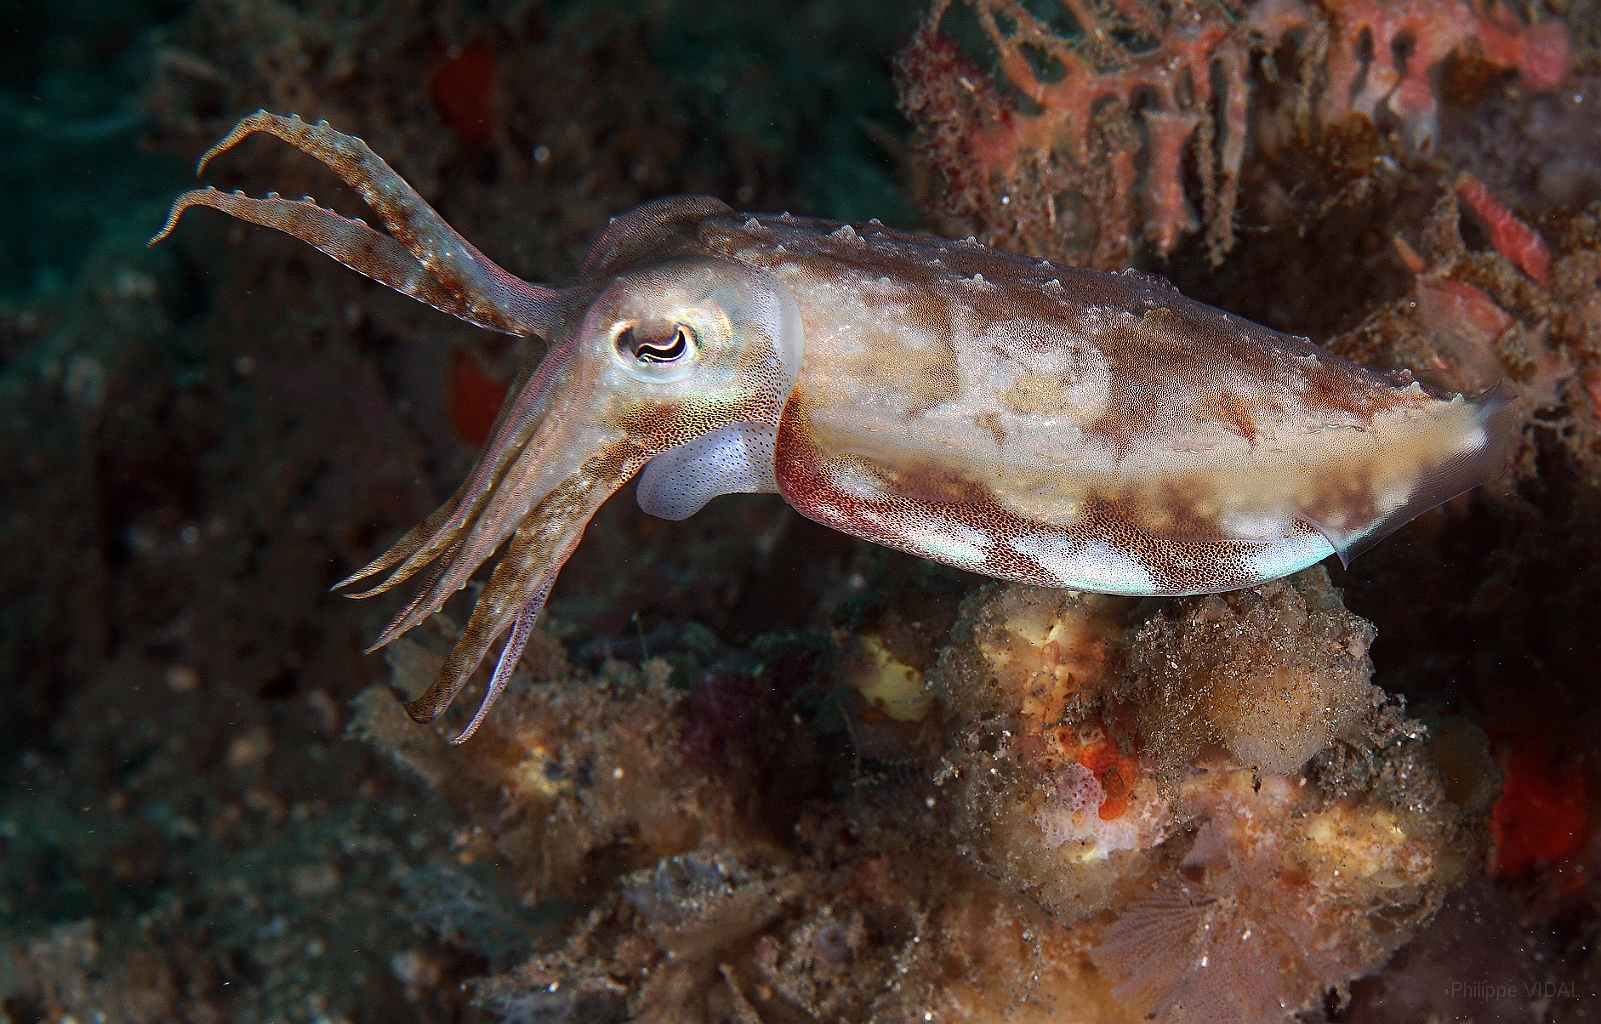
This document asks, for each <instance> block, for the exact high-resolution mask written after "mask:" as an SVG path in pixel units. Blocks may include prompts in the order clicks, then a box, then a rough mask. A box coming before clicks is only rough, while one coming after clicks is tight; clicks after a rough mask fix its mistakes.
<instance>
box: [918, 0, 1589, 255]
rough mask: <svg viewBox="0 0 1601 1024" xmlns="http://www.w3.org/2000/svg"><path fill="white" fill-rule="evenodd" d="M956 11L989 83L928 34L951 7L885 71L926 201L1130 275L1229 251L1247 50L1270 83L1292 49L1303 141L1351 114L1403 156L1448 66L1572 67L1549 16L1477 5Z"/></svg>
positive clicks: (1529, 74)
mask: <svg viewBox="0 0 1601 1024" xmlns="http://www.w3.org/2000/svg"><path fill="white" fill-rule="evenodd" d="M964 2H965V4H966V7H967V8H968V9H969V10H970V13H971V14H972V15H973V16H974V17H975V18H976V20H977V22H978V25H979V26H980V28H981V29H982V32H983V37H984V40H985V41H986V42H987V44H988V46H989V47H990V48H992V49H993V51H994V54H995V60H994V63H995V71H994V75H993V76H991V75H989V74H986V73H985V72H984V71H983V70H982V69H980V67H979V66H978V65H977V64H976V63H974V62H973V60H972V59H970V58H969V57H968V56H967V55H966V54H964V53H963V51H962V49H961V47H960V46H959V45H958V44H957V43H956V42H954V41H953V40H952V39H951V38H950V37H948V36H947V35H946V34H945V33H944V31H942V28H941V26H942V24H943V23H944V22H945V21H946V20H947V14H949V13H950V12H951V10H952V3H951V0H938V2H936V3H935V4H934V5H933V6H932V8H931V9H930V10H929V13H928V15H927V17H926V18H925V20H924V22H923V25H922V27H921V28H920V29H919V30H918V32H917V33H916V34H915V35H914V36H913V38H912V40H911V42H910V43H909V44H908V46H907V47H906V49H905V50H904V51H903V52H902V53H901V55H900V58H899V60H898V63H897V71H898V77H899V82H900V87H901V98H902V105H903V107H904V108H905V110H906V112H907V115H908V117H909V118H910V119H911V120H912V122H913V123H914V125H916V127H917V129H918V136H917V149H918V153H919V155H920V156H921V158H922V159H923V161H924V162H926V163H927V164H928V165H930V166H931V167H933V168H934V169H936V170H938V171H939V172H940V174H941V175H942V176H943V177H944V179H945V183H946V185H947V187H948V194H947V195H946V196H945V197H944V199H943V201H941V202H940V203H939V205H940V206H942V207H943V209H944V212H945V213H947V214H948V215H949V216H951V217H952V218H953V219H955V220H958V221H964V220H965V221H967V222H969V223H971V224H972V225H973V226H974V227H976V228H978V229H979V230H980V233H981V234H982V236H983V238H984V239H985V240H986V241H988V242H991V243H994V244H1000V245H1005V246H1009V247H1013V248H1022V249H1026V250H1028V251H1030V252H1033V253H1036V254H1038V255H1047V256H1054V257H1058V258H1068V259H1074V260H1078V261H1082V262H1089V263H1091V264H1093V265H1095V266H1099V267H1115V266H1120V265H1125V264H1127V263H1128V262H1129V261H1130V260H1131V259H1132V258H1133V256H1134V254H1135V246H1136V244H1137V241H1138V240H1139V239H1140V238H1142V237H1143V239H1144V241H1145V243H1146V244H1147V245H1148V246H1149V247H1150V249H1151V251H1153V252H1154V253H1155V254H1156V255H1157V256H1160V257H1166V256H1168V255H1169V254H1171V253H1172V252H1173V251H1174V249H1175V248H1176V247H1177V246H1178V245H1179V244H1180V243H1181V242H1182V241H1183V240H1184V238H1185V237H1186V236H1188V235H1191V234H1193V233H1195V232H1197V231H1200V230H1203V229H1204V230H1205V233H1206V246H1207V251H1208V255H1209V257H1210V258H1211V260H1212V261H1213V262H1214V263H1216V262H1218V261H1220V260H1221V259H1222V256H1223V254H1224V253H1226V252H1227V251H1228V250H1229V248H1230V247H1231V246H1232V245H1233V243H1234V231H1235V228H1234V219H1235V212H1236V207H1237V205H1238V197H1239V189H1240V176H1241V169H1242V165H1243V163H1244V160H1245V156H1246V152H1247V145H1248V143H1249V140H1250V136H1251V132H1252V130H1253V119H1252V111H1253V107H1252V97H1253V90H1254V88H1255V87H1254V85H1253V79H1254V78H1257V77H1258V75H1256V74H1253V55H1261V59H1262V70H1261V73H1260V77H1264V78H1265V79H1267V80H1268V81H1272V82H1275V83H1280V84H1282V82H1281V81H1280V80H1281V79H1282V78H1283V77H1284V73H1283V72H1282V71H1280V70H1279V69H1278V68H1277V67H1276V66H1274V64H1273V61H1274V57H1275V51H1276V50H1278V49H1279V48H1280V47H1281V45H1282V44H1284V43H1286V42H1290V43H1293V44H1294V45H1295V48H1296V50H1297V52H1298V53H1299V58H1298V59H1299V63H1300V68H1299V70H1298V72H1297V75H1298V77H1299V81H1298V82H1296V83H1295V85H1294V89H1295V90H1296V91H1297V92H1298V93H1299V98H1298V99H1297V100H1296V101H1295V103H1294V105H1295V106H1296V108H1297V109H1298V110H1299V111H1301V112H1303V113H1302V114H1301V115H1298V117H1297V120H1299V121H1300V122H1301V124H1300V125H1299V127H1300V128H1301V130H1302V132H1303V134H1304V133H1306V132H1307V131H1308V130H1310V129H1313V128H1318V129H1327V128H1331V127H1333V126H1336V125H1339V124H1340V123H1342V122H1343V121H1345V120H1346V119H1347V118H1349V117H1351V116H1353V115H1355V116H1360V117H1362V118H1364V119H1366V120H1367V121H1369V122H1373V123H1374V124H1376V125H1379V126H1380V127H1381V128H1384V129H1387V128H1388V127H1389V126H1390V125H1391V124H1392V123H1393V124H1395V125H1396V126H1397V127H1399V129H1400V135H1401V138H1402V142H1403V144H1404V147H1405V148H1407V149H1409V150H1410V151H1412V152H1424V151H1428V150H1430V149H1431V148H1432V146H1433V140H1434V136H1435V134H1436V132H1437V130H1438V109H1439V96H1438V86H1437V84H1436V79H1437V78H1438V75H1439V73H1440V70H1441V67H1442V66H1443V65H1444V64H1445V63H1446V62H1447V61H1448V59H1451V58H1468V57H1471V58H1473V59H1476V60H1477V61H1480V62H1482V63H1484V64H1486V65H1489V66H1490V67H1492V68H1497V69H1507V70H1511V71H1513V72H1515V73H1516V74H1517V75H1518V76H1519V78H1520V79H1521V81H1522V83H1523V85H1524V86H1526V87H1527V88H1528V89H1530V90H1534V91H1540V90H1547V89H1551V88H1553V87H1554V86H1556V85H1557V84H1558V83H1559V82H1560V81H1561V80H1562V79H1563V77H1564V76H1565V75H1566V74H1567V72H1568V69H1569V65H1570V63H1571V57H1570V49H1571V46H1570V41H1569V37H1568V30H1567V28H1566V27H1565V26H1564V25H1562V24H1560V23H1558V22H1555V21H1537V22H1534V23H1532V24H1525V23H1523V22H1521V21H1520V20H1519V19H1518V18H1517V16H1516V15H1514V14H1512V13H1511V12H1510V11H1509V10H1507V9H1506V8H1503V7H1494V8H1490V7H1486V6H1481V5H1480V4H1478V3H1476V2H1473V0H1454V2H1449V3H1435V2H1432V0H1404V2H1399V3H1387V2H1383V0H1322V2H1320V3H1316V4H1314V3H1307V2H1304V0H1260V2H1258V3H1254V4H1243V5H1235V4H1217V5H1203V4H1196V3H1178V4H1173V5H1171V6H1163V5H1157V4H1154V3H1146V2H1141V0H1118V2H1115V3H1112V2H1108V3H1096V2H1091V0H1059V2H1060V7H1061V10H1060V11H1058V12H1056V14H1057V17H1052V18H1048V19H1047V18H1045V17H1042V16H1040V15H1039V14H1037V13H1036V12H1037V11H1038V9H1039V7H1040V5H1037V4H1036V5H1034V6H1033V7H1030V6H1027V5H1025V4H1024V3H1022V2H1021V0H964ZM1063 22H1066V23H1069V24H1070V26H1071V27H1070V28H1069V29H1067V30H1065V31H1064V30H1059V28H1058V27H1057V26H1059V25H1060V24H1061V23H1063ZM1314 111H1315V115H1314V114H1313V112H1314ZM1314 117H1315V122H1316V123H1315V124H1313V123H1312V121H1313V119H1314ZM1187 186H1189V187H1187ZM1194 186H1198V187H1199V194H1198V196H1196V197H1195V198H1197V199H1198V200H1199V205H1200V210H1199V214H1197V210H1196V208H1195V203H1194V202H1193V201H1192V195H1191V194H1192V193H1193V192H1194V190H1195V189H1194Z"/></svg>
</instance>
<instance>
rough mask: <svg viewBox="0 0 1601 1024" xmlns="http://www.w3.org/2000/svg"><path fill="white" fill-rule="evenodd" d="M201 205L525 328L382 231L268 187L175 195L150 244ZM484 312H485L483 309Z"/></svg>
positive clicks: (484, 321)
mask: <svg viewBox="0 0 1601 1024" xmlns="http://www.w3.org/2000/svg"><path fill="white" fill-rule="evenodd" d="M196 206H206V207H210V208H211V209H213V210H220V211H221V212H223V213H226V214H228V215H229V216H231V217H237V218H239V219H240V220H243V221H248V222H250V223H251V224H259V225H261V226H262V227H264V228H274V229H276V230H278V231H282V232H283V233H285V234H287V235H293V236H294V237H296V238H298V239H300V240H301V241H303V242H308V243H310V244H311V245H313V246H315V247H316V248H317V249H318V250H319V251H321V252H323V253H325V254H327V255H329V256H332V257H333V258H334V259H336V260H338V261H339V262H340V263H343V264H344V265H345V266H347V267H349V268H350V269H351V270H354V271H355V272H356V273H358V274H363V275H365V276H367V277H370V278H372V279H373V280H374V281H377V282H378V283H379V284H383V285H388V286H389V287H391V288H393V289H394V290H395V291H397V292H400V293H401V294H403V295H410V296H411V297H412V298H414V299H418V300H420V301H422V302H426V303H428V305H430V306H432V307H434V308H435V309H437V310H439V311H440V312H441V313H449V314H450V315H451V316H455V317H460V318H461V319H463V320H466V321H467V322H468V323H471V324H475V325H477V326H479V327H483V328H486V329H488V330H491V331H501V332H503V333H505V334H525V333H527V332H526V331H525V330H523V329H522V326H521V325H520V324H518V323H516V322H514V321H512V320H510V319H509V318H507V317H505V316H502V315H499V314H498V313H497V312H496V311H495V310H493V309H488V308H485V307H483V306H482V304H479V305H477V306H474V305H472V304H470V303H468V302H467V301H466V300H465V299H464V297H463V296H462V295H461V293H459V292H457V291H454V290H452V289H450V288H447V287H445V285H444V284H443V282H441V281H440V280H439V279H438V278H436V277H435V276H434V275H432V274H430V273H429V272H428V271H427V270H426V269H424V268H423V265H422V264H421V263H419V262H417V260H416V259H415V258H413V256H412V254H411V253H410V252H409V251H407V249H406V247H405V246H403V245H401V244H400V243H399V242H397V241H396V240H395V239H394V238H392V237H390V236H389V235H386V234H384V233H383V232H381V231H374V230H373V229H372V228H370V227H368V226H367V225H366V224H364V223H363V222H361V221H359V220H354V219H352V218H350V217H345V216H341V215H340V214H337V213H335V212H334V211H332V210H328V209H324V208H323V207H321V206H318V205H317V204H316V203H314V202H312V200H311V198H310V197H309V196H308V197H307V198H304V199H283V198H280V197H279V196H278V195H277V194H276V193H271V192H269V193H268V194H267V197H266V198H265V199H253V198H251V197H249V196H246V195H244V194H243V193H240V192H219V191H217V190H216V189H215V188H211V187H209V186H208V187H206V188H199V189H192V190H191V191H188V192H185V193H184V194H183V195H181V196H179V197H178V198H177V199H176V200H175V201H174V202H173V204H172V210H171V212H169V213H168V214H167V222H166V223H165V224H164V225H162V227H161V230H160V231H158V232H157V233H156V235H155V237H154V238H152V239H150V244H152V245H154V244H155V243H157V242H159V241H161V240H162V239H163V238H166V237H167V236H168V235H169V234H171V233H172V229H173V228H174V227H176V226H177V224H178V218H179V217H182V216H183V214H184V211H185V210H188V209H190V208H192V207H196ZM485 313H487V314H489V315H488V316H485V315H483V314H485Z"/></svg>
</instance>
